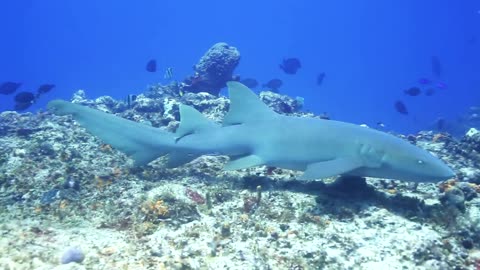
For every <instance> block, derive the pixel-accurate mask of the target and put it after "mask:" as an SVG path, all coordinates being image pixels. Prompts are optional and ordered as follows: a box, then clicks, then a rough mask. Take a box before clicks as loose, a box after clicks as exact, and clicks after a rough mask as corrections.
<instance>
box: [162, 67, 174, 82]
mask: <svg viewBox="0 0 480 270" xmlns="http://www.w3.org/2000/svg"><path fill="white" fill-rule="evenodd" d="M163 78H164V79H167V80H171V79H172V78H173V68H172V67H168V68H167V69H166V70H165V74H163Z"/></svg>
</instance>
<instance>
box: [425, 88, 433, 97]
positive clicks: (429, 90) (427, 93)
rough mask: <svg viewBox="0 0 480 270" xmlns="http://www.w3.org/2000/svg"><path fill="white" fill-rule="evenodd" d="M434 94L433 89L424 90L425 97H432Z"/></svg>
mask: <svg viewBox="0 0 480 270" xmlns="http://www.w3.org/2000/svg"><path fill="white" fill-rule="evenodd" d="M433 94H435V88H428V89H427V90H425V96H433Z"/></svg>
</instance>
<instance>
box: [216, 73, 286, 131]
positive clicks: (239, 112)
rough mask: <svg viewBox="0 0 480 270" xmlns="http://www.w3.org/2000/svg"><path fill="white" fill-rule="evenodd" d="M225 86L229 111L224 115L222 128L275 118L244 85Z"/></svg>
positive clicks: (231, 83) (233, 82) (230, 84)
mask: <svg viewBox="0 0 480 270" xmlns="http://www.w3.org/2000/svg"><path fill="white" fill-rule="evenodd" d="M227 86H228V93H229V96H230V110H229V111H228V113H227V115H225V118H224V120H223V126H230V125H238V124H243V123H245V122H249V121H257V120H265V119H268V118H274V117H276V116H277V114H276V113H275V112H274V111H273V110H272V109H270V108H269V107H268V106H267V105H266V104H265V103H263V102H262V101H261V100H260V99H259V98H258V97H257V95H255V93H253V92H252V90H250V89H249V88H248V87H246V86H245V85H243V84H241V83H239V82H235V81H231V82H227Z"/></svg>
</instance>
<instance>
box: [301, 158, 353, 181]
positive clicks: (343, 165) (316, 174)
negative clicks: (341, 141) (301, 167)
mask: <svg viewBox="0 0 480 270" xmlns="http://www.w3.org/2000/svg"><path fill="white" fill-rule="evenodd" d="M361 166H362V164H361V162H359V161H356V160H355V159H350V158H337V159H332V160H329V161H322V162H316V163H312V164H309V165H308V166H307V169H306V170H305V172H303V174H302V175H301V176H300V177H299V178H298V179H299V180H313V179H319V178H326V177H331V176H335V175H339V174H345V173H348V172H350V171H352V170H354V169H358V168H360V167H361Z"/></svg>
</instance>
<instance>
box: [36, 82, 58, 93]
mask: <svg viewBox="0 0 480 270" xmlns="http://www.w3.org/2000/svg"><path fill="white" fill-rule="evenodd" d="M54 87H55V84H48V83H46V84H42V85H40V86H39V87H38V90H37V94H39V95H42V94H45V93H48V92H50V91H51V90H52V89H53V88H54Z"/></svg>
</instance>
